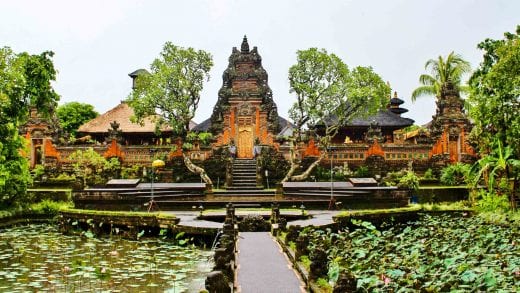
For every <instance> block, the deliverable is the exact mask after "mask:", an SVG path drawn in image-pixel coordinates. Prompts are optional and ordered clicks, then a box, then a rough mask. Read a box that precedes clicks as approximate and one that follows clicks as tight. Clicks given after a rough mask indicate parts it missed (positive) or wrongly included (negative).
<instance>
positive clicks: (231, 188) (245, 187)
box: [227, 185, 259, 190]
mask: <svg viewBox="0 0 520 293" xmlns="http://www.w3.org/2000/svg"><path fill="white" fill-rule="evenodd" d="M241 189H248V190H250V189H259V188H258V187H256V185H255V186H252V185H250V186H229V187H228V188H227V190H241Z"/></svg>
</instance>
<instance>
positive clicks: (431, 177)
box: [422, 168, 437, 180]
mask: <svg viewBox="0 0 520 293" xmlns="http://www.w3.org/2000/svg"><path fill="white" fill-rule="evenodd" d="M422 179H424V180H435V179H437V178H435V175H433V170H432V169H431V168H428V170H426V172H424V175H423V177H422Z"/></svg>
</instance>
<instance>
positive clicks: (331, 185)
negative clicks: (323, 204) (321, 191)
mask: <svg viewBox="0 0 520 293" xmlns="http://www.w3.org/2000/svg"><path fill="white" fill-rule="evenodd" d="M329 154H330V157H329V159H330V202H329V210H331V209H333V207H334V172H333V171H332V168H333V165H332V160H333V159H334V154H333V153H332V147H329Z"/></svg>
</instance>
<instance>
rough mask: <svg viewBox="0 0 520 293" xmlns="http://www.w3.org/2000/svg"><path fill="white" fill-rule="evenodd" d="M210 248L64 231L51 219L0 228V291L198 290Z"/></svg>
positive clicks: (206, 269)
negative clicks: (46, 221) (93, 236)
mask: <svg viewBox="0 0 520 293" xmlns="http://www.w3.org/2000/svg"><path fill="white" fill-rule="evenodd" d="M212 265H213V264H212V253H211V252H210V251H208V250H201V249H198V248H195V247H180V246H178V245H174V244H173V243H172V242H171V241H169V240H162V239H144V240H140V241H130V240H125V239H119V238H115V237H112V238H87V237H80V236H66V235H63V234H61V233H59V232H58V230H57V227H56V226H53V225H26V226H19V227H13V228H9V229H2V230H0V292H6V291H9V292H26V291H39V292H42V291H43V292H46V291H47V292H56V291H58V292H64V291H67V292H93V291H96V292H100V291H110V292H199V290H201V289H203V288H204V279H205V277H206V275H207V273H208V272H210V271H211V268H212Z"/></svg>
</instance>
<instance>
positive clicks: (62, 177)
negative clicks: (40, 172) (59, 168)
mask: <svg viewBox="0 0 520 293" xmlns="http://www.w3.org/2000/svg"><path fill="white" fill-rule="evenodd" d="M47 181H48V182H49V183H52V184H56V185H64V184H70V183H72V182H74V181H76V176H74V175H69V174H67V173H65V172H63V173H60V174H58V176H56V177H51V178H49V179H48V180H47Z"/></svg>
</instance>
